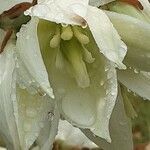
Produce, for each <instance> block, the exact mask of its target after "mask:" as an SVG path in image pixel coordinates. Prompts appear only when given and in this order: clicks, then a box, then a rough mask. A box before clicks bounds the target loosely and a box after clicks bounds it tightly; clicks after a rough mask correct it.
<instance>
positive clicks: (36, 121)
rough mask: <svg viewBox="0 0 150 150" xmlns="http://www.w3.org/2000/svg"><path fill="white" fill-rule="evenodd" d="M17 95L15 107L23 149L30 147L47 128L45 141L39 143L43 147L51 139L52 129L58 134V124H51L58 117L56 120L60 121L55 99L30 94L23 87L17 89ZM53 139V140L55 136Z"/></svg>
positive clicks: (53, 132)
mask: <svg viewBox="0 0 150 150" xmlns="http://www.w3.org/2000/svg"><path fill="white" fill-rule="evenodd" d="M17 95H18V97H17V103H18V107H17V108H16V109H15V117H16V121H17V127H18V132H19V139H20V142H21V147H22V149H29V148H30V147H31V145H32V144H33V143H34V142H35V141H36V140H37V138H38V137H39V136H40V134H41V132H42V131H43V130H46V133H45V135H44V136H46V138H44V140H45V141H44V142H43V141H42V142H43V143H42V144H40V145H39V146H40V147H42V146H43V145H44V144H45V143H46V142H47V141H49V135H50V133H49V132H50V131H52V135H53V136H54V134H55V135H56V129H57V124H56V123H55V126H51V124H52V123H53V120H55V119H56V118H58V119H57V121H54V122H58V121H59V115H57V114H54V107H55V106H54V101H53V100H51V99H49V97H48V96H40V95H38V94H37V95H34V96H33V95H30V94H29V93H28V92H27V91H26V90H22V89H17ZM49 130H50V131H49ZM47 134H48V136H47ZM52 135H51V136H52ZM51 140H52V141H53V140H54V137H53V138H51ZM52 141H51V142H52ZM49 146H50V143H49Z"/></svg>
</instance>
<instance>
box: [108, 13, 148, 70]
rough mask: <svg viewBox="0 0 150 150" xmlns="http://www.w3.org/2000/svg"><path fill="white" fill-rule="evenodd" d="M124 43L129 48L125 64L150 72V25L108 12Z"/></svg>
mask: <svg viewBox="0 0 150 150" xmlns="http://www.w3.org/2000/svg"><path fill="white" fill-rule="evenodd" d="M106 13H107V15H108V16H109V18H110V20H111V21H112V23H113V24H114V27H115V28H116V29H117V31H118V33H119V34H120V36H121V37H122V39H123V41H124V42H125V43H126V44H127V46H128V52H127V55H126V57H125V61H124V63H125V64H126V65H127V66H129V67H130V66H131V67H134V68H136V69H139V70H143V71H148V72H149V71H150V42H149V39H150V25H149V24H148V23H146V22H143V21H140V20H139V19H136V18H133V17H130V16H127V15H124V14H118V13H115V12H106Z"/></svg>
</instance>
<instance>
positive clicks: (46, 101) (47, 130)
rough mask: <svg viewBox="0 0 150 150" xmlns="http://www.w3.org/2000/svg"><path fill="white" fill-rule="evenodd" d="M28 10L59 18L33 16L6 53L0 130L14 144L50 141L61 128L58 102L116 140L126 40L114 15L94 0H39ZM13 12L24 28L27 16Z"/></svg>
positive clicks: (77, 121) (84, 124) (45, 145)
mask: <svg viewBox="0 0 150 150" xmlns="http://www.w3.org/2000/svg"><path fill="white" fill-rule="evenodd" d="M49 4H50V5H49ZM4 5H7V3H4ZM19 6H20V5H19ZM7 7H8V6H7ZM7 7H4V8H7ZM43 7H44V9H43ZM17 8H20V7H18V5H17ZM46 8H47V9H46ZM80 8H82V9H80ZM15 9H16V7H15ZM12 10H13V9H12ZM45 10H46V11H48V12H46V13H45V14H43V13H44V12H43V11H45ZM51 10H52V11H51ZM37 12H38V13H37ZM39 12H41V13H39ZM27 13H29V14H31V15H36V16H39V17H40V18H43V19H47V20H50V21H51V22H48V21H43V20H40V21H39V19H38V18H36V17H32V19H31V21H30V22H29V23H28V24H27V25H23V26H22V28H21V29H20V32H19V33H17V41H16V43H15V38H14V36H13V35H12V37H11V39H10V40H9V42H8V43H7V45H6V46H5V47H4V52H3V53H1V59H0V63H1V66H3V67H2V68H1V85H0V88H1V89H0V93H1V94H0V96H1V112H2V113H1V118H2V119H1V124H2V125H1V128H0V131H1V133H2V134H1V135H2V137H3V138H4V139H5V142H6V145H7V147H8V149H15V150H17V149H29V148H30V147H31V146H32V145H33V144H34V143H35V144H37V145H39V147H40V149H44V150H46V149H49V148H50V147H51V146H52V142H53V138H54V137H55V134H56V129H57V123H58V118H59V114H58V112H57V111H58V109H57V105H58V108H59V112H60V113H61V116H63V117H65V119H67V120H68V121H69V122H71V123H72V124H73V125H76V126H78V127H81V128H89V129H90V130H91V131H92V132H93V133H94V134H96V135H98V136H100V137H103V138H105V139H106V140H108V141H109V142H110V136H109V119H110V116H111V112H112V110H113V107H114V105H115V101H116V96H117V79H116V71H115V67H116V66H118V67H120V68H125V65H123V63H122V60H123V58H124V56H125V54H126V46H125V44H124V43H123V42H122V41H121V39H120V37H119V35H118V34H117V32H116V30H115V29H114V28H113V26H112V24H111V22H110V21H109V19H108V17H107V16H106V15H105V13H104V12H102V11H100V10H98V9H97V8H95V7H92V6H89V5H88V1H78V2H76V1H43V2H41V1H38V4H37V5H35V6H34V7H31V9H29V10H28V11H26V14H27ZM5 14H7V15H8V22H9V23H10V24H11V23H12V24H13V25H14V29H16V28H15V27H16V26H15V23H14V22H15V21H18V20H17V19H18V18H19V17H20V16H19V17H18V16H17V17H16V18H15V17H13V18H10V16H9V15H10V14H11V12H10V14H9V11H6V12H4V16H5ZM46 14H48V16H46ZM7 15H6V16H7ZM13 15H14V14H13ZM15 15H16V14H15ZM40 15H41V16H40ZM43 15H44V16H45V17H46V18H44V17H43ZM55 15H56V16H55ZM59 15H60V16H59ZM62 15H63V17H62ZM53 16H54V18H53ZM93 16H95V17H94V19H93V20H91V19H92V17H93ZM11 17H12V16H11ZM23 17H24V16H23ZM98 18H99V19H100V20H99V19H98ZM1 19H2V24H1V27H3V28H4V27H5V26H4V25H5V23H6V24H7V22H5V21H4V22H3V15H2V17H1ZM13 19H14V20H15V21H14V20H13ZM19 19H20V18H19ZM11 20H13V21H12V22H11ZM20 21H21V20H20ZM55 22H56V23H55ZM101 22H103V24H102V23H101ZM57 23H62V24H68V25H67V26H65V25H60V24H57ZM17 25H18V24H17ZM72 25H73V26H72ZM74 25H80V26H81V27H80V26H74ZM87 25H88V26H89V28H90V30H91V32H92V35H93V36H94V39H95V41H96V43H97V45H98V47H99V48H100V50H99V48H98V47H97V45H96V43H95V41H94V40H93V37H92V35H91V33H90V31H89V29H88V28H87V29H82V28H85V27H86V26H87ZM8 27H9V26H8ZM17 27H18V26H17ZM4 29H5V30H6V28H4ZM84 32H85V33H84ZM1 33H2V37H3V36H4V35H3V31H1ZM99 33H101V34H99ZM86 34H87V35H86ZM104 35H105V36H104ZM43 37H44V39H43ZM112 37H113V38H112ZM1 39H2V38H1ZM42 40H44V41H42ZM39 44H40V45H39ZM40 49H41V50H40ZM40 51H42V55H43V58H44V62H45V64H46V66H47V70H46V68H45V65H44V62H43V59H42V55H41V52H40ZM100 52H101V53H100ZM103 54H104V55H103ZM105 56H106V57H105ZM107 58H108V59H107ZM109 59H110V60H109ZM47 71H48V73H49V79H48V74H47ZM49 80H50V82H51V84H52V86H53V89H54V94H53V90H52V89H51V86H50V82H49ZM31 94H32V95H31ZM54 95H55V98H54ZM55 103H57V105H55ZM6 109H7V111H6ZM10 119H11V120H10ZM10 122H11V123H10ZM6 129H8V130H6Z"/></svg>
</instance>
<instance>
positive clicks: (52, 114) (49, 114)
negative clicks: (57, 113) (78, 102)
mask: <svg viewBox="0 0 150 150" xmlns="http://www.w3.org/2000/svg"><path fill="white" fill-rule="evenodd" d="M53 119H54V113H53V112H48V120H51V121H52V120H53Z"/></svg>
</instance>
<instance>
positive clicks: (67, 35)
mask: <svg viewBox="0 0 150 150" xmlns="http://www.w3.org/2000/svg"><path fill="white" fill-rule="evenodd" d="M72 37H73V32H72V29H71V27H70V26H69V25H68V26H67V27H62V34H61V38H62V39H63V40H71V38H72Z"/></svg>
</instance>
